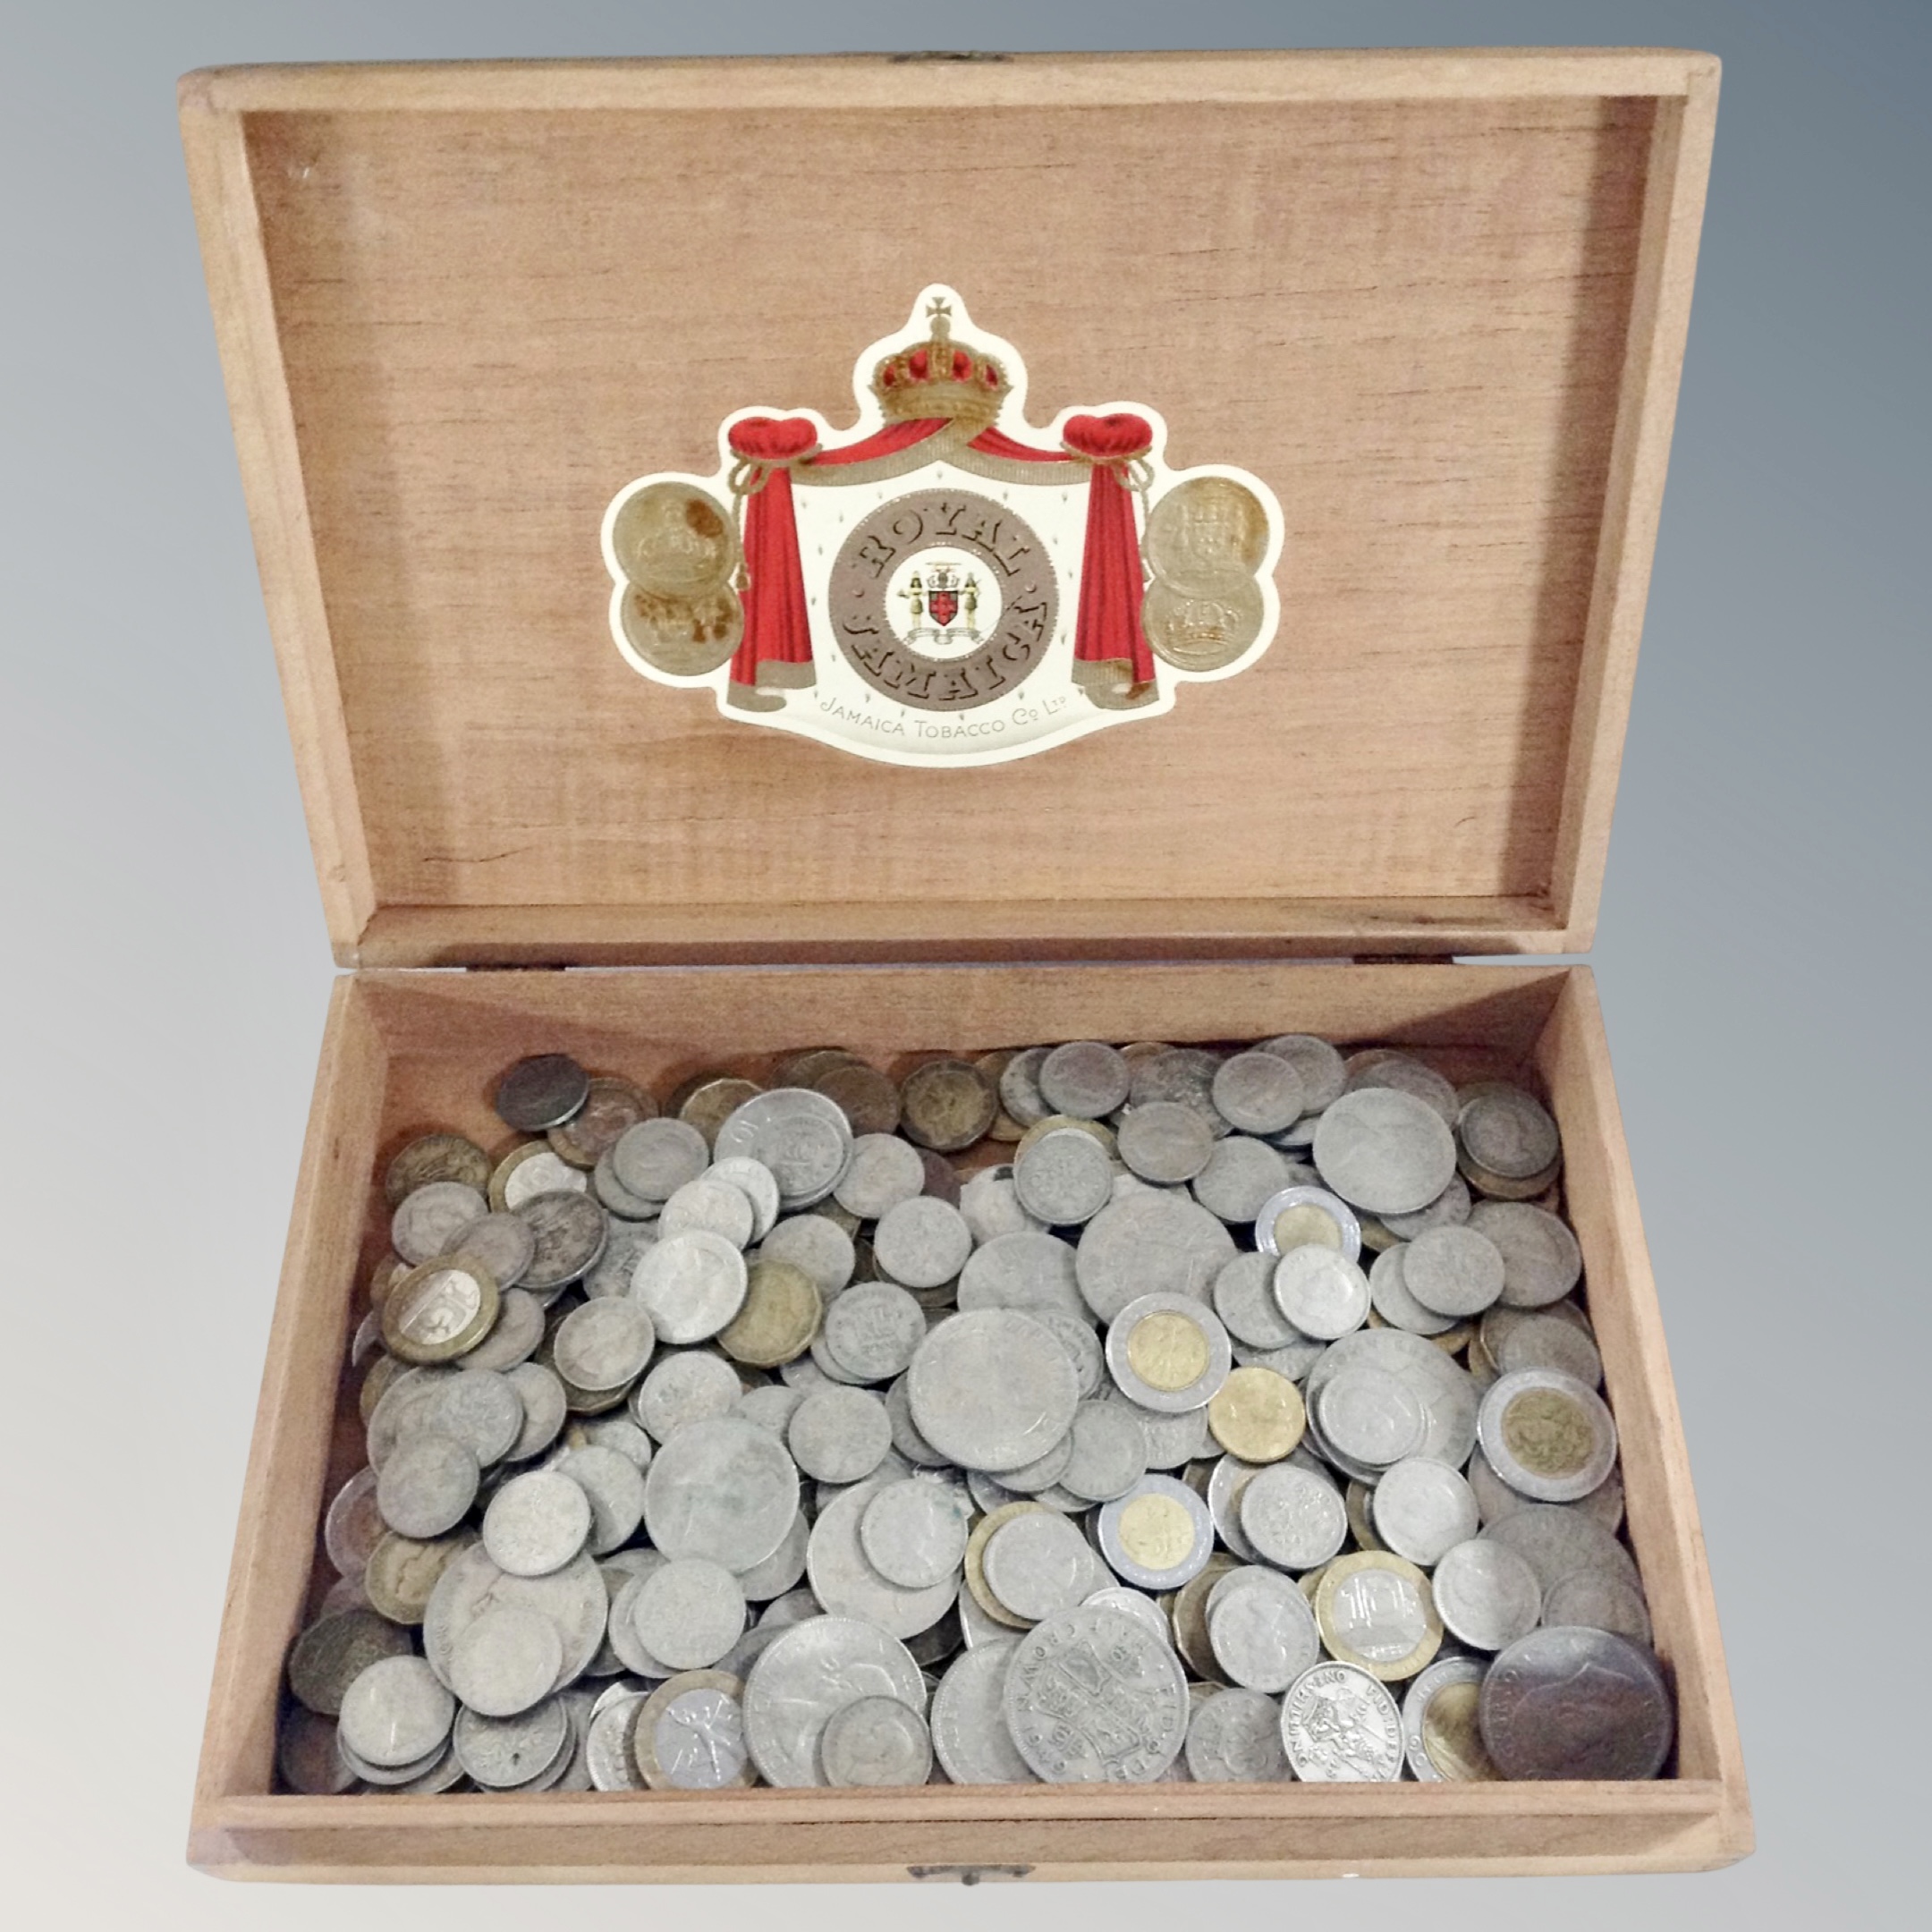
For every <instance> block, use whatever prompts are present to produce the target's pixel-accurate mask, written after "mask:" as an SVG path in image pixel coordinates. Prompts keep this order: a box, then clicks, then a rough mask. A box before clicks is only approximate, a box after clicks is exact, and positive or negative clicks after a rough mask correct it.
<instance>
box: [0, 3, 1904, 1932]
mask: <svg viewBox="0 0 1932 1932" xmlns="http://www.w3.org/2000/svg"><path fill="white" fill-rule="evenodd" d="M940 21H945V22H946V23H947V24H945V25H943V26H942V25H940V24H937V23H938V22H940ZM1459 43H1472V44H1482V43H1488V44H1510V43H1546V44H1592V43H1595V44H1607V43H1657V44H1665V45H1678V46H1689V47H1704V48H1708V49H1711V50H1713V51H1715V52H1716V53H1717V54H1719V55H1722V56H1723V58H1724V63H1725V74H1724V99H1723V106H1722V108H1721V111H1720V114H1719V122H1718V135H1717V153H1716V170H1715V174H1714V177H1713V181H1712V187H1711V196H1710V204H1709V212H1708V217H1707V225H1706V231H1705V242H1704V249H1703V256H1702V262H1701V266H1700V268H1699V287H1698V296H1697V303H1696V309H1695V314H1694V317H1693V320H1692V326H1691V348H1690V356H1689V361H1688V364H1687V367H1686V371H1685V382H1684V388H1683V397H1682V409H1681V412H1680V419H1679V428H1678V432H1677V438H1676V445H1675V453H1674V463H1673V468H1672V474H1671V481H1670V488H1669V495H1668V497H1667V500H1666V503H1665V515H1664V527H1663V535H1662V538H1661V542H1660V544H1659V547H1658V553H1657V574H1656V580H1655V583H1654V586H1653V589H1652V592H1651V599H1650V614H1649V623H1648V636H1647V638H1646V640H1645V644H1644V653H1643V665H1642V670H1641V673H1640V678H1639V682H1638V686H1637V696H1636V708H1635V712H1634V715H1633V716H1632V719H1631V732H1630V739H1629V747H1628V750H1627V753H1626V756H1625V760H1624V773H1623V792H1622V802H1621V806H1620V809H1619V812H1618V817H1617V826H1616V833H1615V838H1614V844H1613V847H1612V852H1611V858H1610V868H1609V876H1608V885H1607V889H1606V894H1605V899H1604V905H1603V918H1602V924H1601V935H1602V936H1601V939H1600V941H1599V943H1598V945H1597V948H1596V952H1595V955H1594V957H1595V962H1596V964H1597V968H1598V970H1599V973H1600V978H1601V986H1602V991H1603V995H1604V998H1605V1003H1606V1007H1607V1009H1608V1020H1609V1026H1610V1032H1611V1038H1612V1042H1613V1046H1614V1051H1615V1056H1616V1063H1617V1067H1618V1070H1619V1075H1620V1081H1621V1087H1622V1091H1623V1105H1624V1109H1625V1115H1626V1121H1627V1125H1628V1128H1629V1132H1630V1139H1631V1146H1632V1148H1633V1150H1634V1157H1635V1163H1636V1170H1637V1180H1638V1184H1639V1187H1640V1192H1641V1195H1642V1199H1643V1204H1644V1210H1645V1216H1646V1220H1647V1223H1648V1229H1649V1234H1650V1240H1651V1243H1652V1246H1653V1249H1654V1250H1655V1255H1656V1260H1657V1273H1658V1276H1659V1279H1660V1281H1661V1284H1662V1289H1663V1295H1664V1301H1665V1315H1666V1320H1667V1323H1668V1327H1669V1335H1670V1343H1671V1352H1672V1355H1673V1359H1674V1363H1675V1368H1676V1375H1677V1381H1678V1387H1679V1391H1680V1394H1681V1398H1682V1406H1683V1411H1684V1416H1685V1421H1686V1425H1687V1427H1688V1430H1689V1434H1690V1441H1691V1453H1692V1459H1693V1464H1694V1468H1695V1470H1696V1475H1697V1482H1698V1489H1699V1497H1700V1500H1701V1504H1702V1510H1703V1518H1704V1525H1705V1530H1706V1534H1707V1539H1708V1544H1709V1550H1710V1557H1711V1564H1712V1568H1713V1571H1714V1572H1715V1574H1716V1589H1717V1597H1718V1603H1719V1606H1720V1608H1721V1611H1722V1613H1723V1616H1724V1630H1725V1635H1726V1639H1727V1641H1728V1645H1729V1651H1730V1660H1731V1666H1732V1670H1733V1681H1734V1685H1735V1690H1736V1695H1737V1701H1738V1707H1739V1711H1740V1715H1741V1722H1742V1726H1743V1734H1744V1742H1745V1750H1746V1757H1747V1761H1748V1764H1749V1767H1750V1773H1751V1782H1752V1786H1753V1791H1754V1795H1755V1800H1756V1805H1757V1820H1758V1836H1759V1843H1760V1849H1759V1851H1758V1853H1757V1854H1756V1856H1755V1857H1754V1858H1753V1859H1751V1860H1749V1861H1748V1862H1747V1863H1745V1864H1744V1865H1742V1866H1741V1867H1739V1868H1734V1869H1733V1870H1732V1871H1730V1872H1728V1873H1725V1874H1723V1875H1720V1876H1716V1877H1683V1878H1674V1877H1673V1878H1638V1879H1605V1880H1565V1881H1516V1882H1482V1883H1462V1884H1436V1883H1429V1884H1423V1883H1411V1884H1407V1885H1393V1884H1391V1885H1353V1886H1351V1887H1350V1888H1349V1889H1348V1891H1347V1894H1346V1895H1345V1896H1344V1895H1343V1890H1342V1886H1341V1885H1339V1884H1334V1885H1320V1886H1309V1887H1304V1888H1301V1889H1298V1890H1296V1891H1294V1892H1292V1894H1291V1893H1288V1892H1286V1891H1284V1890H1283V1889H1281V1888H1279V1887H1265V1888H1264V1887H1253V1888H1242V1889H1238V1890H1228V1889H1219V1890H1216V1891H1214V1892H1212V1893H1210V1892H1208V1891H1207V1890H1205V1889H1203V1888H1200V1887H1159V1888H1157V1887H1136V1888H1131V1889H1128V1888H1118V1887H1116V1888H1098V1887H1094V1888H1081V1889H1076V1890H1065V1889H1056V1890H1055V1891H1053V1892H1050V1893H1049V1892H1047V1891H1045V1890H1044V1889H1027V1888H1021V1889H1018V1890H1015V1889H1012V1888H1001V1889H1000V1890H999V1891H997V1892H994V1891H991V1890H987V1889H982V1890H980V1891H979V1892H976V1893H966V1892H962V1891H960V1890H958V1889H956V1888H955V1889H949V1890H947V1891H945V1892H924V1891H921V1892H913V1891H910V1890H906V1889H880V1890H877V1891H862V1890H857V1889H821V1890H815V1891H799V1892H792V1893H788V1894H778V1893H774V1892H766V1893H762V1894H756V1895H754V1894H719V1893H716V1892H712V1893H694V1892H680V1893H658V1894H651V1895H649V1896H648V1897H639V1896H636V1895H614V1894H601V1895H593V1894H584V1893H576V1894H570V1895H568V1896H566V1895H563V1894H556V1893H545V1894H533V1893H529V1892H520V1891H511V1890H502V1891H496V1892H491V1893H484V1892H471V1893H467V1894H462V1895H461V1896H456V1895H453V1894H447V1893H444V1894H429V1893H422V1892H402V1891H382V1892H364V1893H361V1894H357V1895H354V1896H351V1895H348V1894H343V1893H340V1892H332V1891H323V1890H312V1891H302V1890H292V1889H287V1888H242V1887H233V1886H224V1885H218V1884H216V1882H214V1881H212V1880H209V1879H207V1878H203V1877H198V1876H196V1875H194V1874H191V1872H189V1871H188V1869H187V1868H185V1866H184V1865H183V1863H182V1843H183V1837H184V1834H185V1830H186V1824H187V1811H188V1801H189V1792H190V1786H191V1777H192V1772H193V1763H194V1757H195V1752H196V1749H197V1745H198V1741H199V1725H200V1719H201V1713H202V1708H203V1702H204V1699H205V1696H206V1692H207V1685H208V1671H209V1666H210V1662H211V1658H212V1655H213V1648H214V1640H215V1631H216V1621H217V1618H218V1615H219V1613H220V1607H221V1597H222V1588H223V1580H224V1577H225V1572H226V1566H227V1562H228V1548H229V1538H230V1535H231V1531H232V1528H233V1517H234V1511H235V1505H236V1502H237V1498H238V1496H239V1492H240V1487H241V1481H242V1465H243V1460H244V1456H245V1453H246V1448H247V1442H248V1433H249V1428H250V1419H251V1415H252V1411H253V1407H254V1402H255V1383H256V1377H257V1374H258V1369H259V1365H260V1361H261V1357H262V1350H263V1343H264V1340H265V1336H266V1332H267V1321H268V1313H269V1306H270V1301H271V1297H272V1292H273V1288H274V1283H275V1273H276V1268H277V1266H278V1263H279V1259H280V1253H281V1248H282V1241H283V1235H284V1224H285V1216H286V1213H287V1209H288V1204H289V1200H290V1196H291V1191H292V1183H293V1180H294V1175H295V1167H296V1160H297V1155H298V1151H299V1146H300V1138H301V1129H302V1123H303V1118H304V1113H305V1109H306V1107H307V1106H308V1099H309V1084H310V1080H311V1078H312V1075H313V1072H314V1066H315V1056H316V1048H317V1044H318V1038H319V1033H320V1029H321V1023H322V1016H323V1007H324V1002H325V998H326V992H327V986H328V980H329V978H330V975H331V971H332V969H331V967H330V964H329V961H328V953H327V948H326V944H325V941H324V936H323V930H322V922H321V919H320V915H319V911H318V903H317V898H316V891H315V885H314V880H313V876H312V874H311V872H310V869H309V852H308V847H307V843H306V841H305V837H304V834H303V827H302V822H301V809H300V805H299V802H298V800H297V796H296V788H295V783H294V777H293V772H292V766H291V761H290V756H289V749H288V741H287V735H286V733H285V730H284V723H283V717H282V709H281V704H280V699H279V696H278V693H277V691H276V687H275V672H274V667H273V663H272V659H271V656H270V651H269V647H268V640H267V633H266V627H265V624H264V620H263V615H262V610H261V606H260V601H259V597H258V589H257V584H256V579H255V572H254V567H253V563H252V559H251V555H250V547H249V539H248V534H247V530H246V527H245V524H244V520H243V515H242V501H241V495H240V489H239V487H238V483H237V479H236V472H235V464H234V458H233V447H232V445H231V443H230V439H229V431H228V426H227V419H226V413H225V408H224V404H223V399H222V392H221V387H220V381H219V376H218V372H217V369H216V358H215V351H214V344H213V341H212V337H211V332H210V329H209V325H208V315H207V309H206V304H205V301H204V298H203V292H202V286H201V271H200V267H199V259H198V257H197V251H196V247H195V240H194V234H193V231H192V227H191V219H190V214H189V208H188V199H187V193H186V189H185V186H184V183H183V179H182V165H181V158H180V152H179V148H178V144H177V140H176V135H175V126H174V79H175V76H176V75H177V74H178V73H179V72H182V70H184V69H187V68H190V67H192V66H196V65H199V64H207V63H213V62H224V61H244V60H302V59H322V58H328V59H339V58H352V59H355V58H361V59H368V58H407V57H428V56H437V55H444V56H453V55H603V54H642V53H707V52H720V53H722V52H734V51H773V52H778V51H793V50H812V49H834V48H854V47H871V48H881V49H885V48H900V47H928V46H932V45H935V44H952V45H964V46H979V47H1013V48H1047V47H1176V46H1193V47H1252V46H1294V45H1303V46H1349V45H1374V44H1388V45H1418V44H1452V45H1453V44H1459ZM1928 44H1932V9H1928V6H1927V5H1926V4H1923V0H1920V4H1893V5H1880V4H1853V0H1835V4H1830V5H1818V4H1802V0H1775V4H1771V0H1767V4H1757V5H1750V4H1723V0H1702V4H1668V0H1628V4H1619V0H1550V4H1540V5H1539V4H1526V0H1525V4H1510V0H1443V4H1433V5H1432V4H1394V0H1386V4H1380V0H1365V4H1358V5H1345V4H1326V5H1323V4H1282V5H1266V4H1250V5H1240V4H1221V0H1188V4H1174V0H1166V4H1142V0H1130V4H1115V5H1112V6H1108V7H1105V8H1102V7H1098V6H1091V7H1076V6H1071V5H1062V4H1055V0H1026V4H1012V0H978V4H975V0H954V4H952V5H950V6H948V7H946V8H944V9H935V8H934V7H932V6H931V5H929V4H927V5H919V4H898V5H879V4H842V5H823V6H813V5H809V4H799V5H793V6H784V5H759V6H738V5H733V4H729V0H718V4H712V5H709V6H704V7H693V6H679V7H677V8H674V9H672V8H665V9H662V10H660V9H658V8H656V7H653V6H648V5H635V4H633V5H621V4H594V0H545V4H523V5H517V4H508V0H474V4H459V0H386V4H383V0H307V4H295V0H272V4H269V0H264V4H253V5H250V4H240V0H233V4H221V0H176V4H137V0H127V4H106V0H69V4H53V0H46V4H32V5H28V4H21V0H5V4H4V5H0V79H4V85H5V95H4V98H5V101H6V106H5V111H4V114H0V143H4V176H0V180H4V186H0V411H4V429H0V487H4V511H0V612H4V617H0V665H4V684H0V801H4V802H0V843H4V854H5V856H4V861H0V917H4V922H5V923H4V942H5V943H4V948H0V976H4V977H0V989H4V999H0V1014H4V1021H0V1026H4V1033H0V1041H4V1045H0V1136H4V1141H0V1146H4V1154H0V1266H4V1271H5V1279H4V1285H0V1440H4V1453H0V1483H4V1489H5V1504H4V1518H0V1620H4V1623H0V1781H4V1782H0V1913H4V1914H5V1915H6V1916H7V1918H8V1919H10V1921H11V1922H12V1923H13V1925H15V1926H20V1927H23V1928H31V1932H38V1928H43V1927H80V1928H93V1927H96V1926H106V1925H108V1924H116V1925H139V1926H141V1927H144V1928H145V1927H156V1928H174V1927H189V1926H193V1927H204V1926H205V1927H209V1928H227V1927H277V1928H281V1927H288V1928H300V1927H319V1926H328V1925H336V1924H341V1923H344V1922H350V1920H351V1915H353V1920H352V1922H353V1923H355V1924H356V1925H357V1926H358V1927H359V1928H361V1932H381V1928H387V1927H404V1926H406V1927H409V1928H416V1932H420V1928H424V1927H432V1926H455V1925H462V1927H464V1928H474V1932H487V1928H497V1927H504V1928H509V1927H515V1928H529V1927H530V1926H532V1925H534V1924H538V1923H541V1922H545V1921H547V1920H550V1919H553V1917H554V1916H561V1915H563V1914H569V1915H570V1916H571V1917H572V1918H573V1919H579V1920H583V1919H588V1918H589V1917H590V1916H592V1915H594V1916H595V1917H596V1919H598V1920H599V1921H601V1922H604V1923H610V1922H613V1919H612V1915H614V1914H615V1915H619V1916H620V1919H641V1920H643V1921H644V1922H648V1923H650V1924H652V1925H654V1926H657V1927H661V1928H682V1927H685V1926H696V1925H699V1924H711V1925H716V1924H719V1923H724V1922H735V1920H736V1919H737V1916H738V1914H740V1913H741V1912H743V1913H746V1914H750V1913H752V1912H756V1913H757V1914H758V1918H759V1919H760V1920H761V1921H762V1922H767V1923H782V1924H784V1925H786V1926H788V1927H795V1928H801V1932H809V1928H821V1927H832V1926H837V1927H839V1928H843V1932H869V1928H875V1927H885V1926H903V1925H906V1924H915V1925H918V1926H919V1927H921V1928H925V1927H933V1928H948V1932H950V1928H985V1927H993V1926H997V1927H998V1928H1000V1932H1033V1928H1045V1927H1049V1926H1053V1927H1065V1926H1068V1925H1074V1926H1078V1927H1080V1928H1085V1927H1088V1926H1099V1925H1102V1924H1106V1925H1108V1926H1110V1927H1117V1928H1121V1932H1145V1928H1155V1927H1162V1926H1168V1925H1172V1924H1174V1923H1176V1922H1182V1923H1191V1922H1195V1920H1196V1919H1197V1916H1198V1915H1199V1913H1201V1912H1203V1911H1218V1912H1231V1913H1234V1914H1238V1915H1240V1918H1241V1920H1242V1921H1245V1922H1253V1923H1267V1924H1280V1923H1284V1922H1289V1921H1290V1920H1291V1919H1292V1918H1293V1917H1295V1916H1297V1915H1309V1914H1312V1915H1314V1916H1315V1917H1316V1918H1317V1919H1321V1920H1322V1921H1324V1922H1327V1923H1334V1924H1337V1925H1346V1926H1347V1927H1348V1928H1349V1932H1374V1928H1381V1927H1402V1928H1415V1927H1417V1926H1427V1927H1430V1928H1445V1932H1447V1928H1462V1927H1465V1926H1469V1927H1474V1926H1483V1927H1488V1928H1495V1927H1513V1926H1519V1925H1521V1926H1529V1925H1532V1924H1533V1925H1537V1926H1547V1925H1551V1924H1556V1925H1563V1926H1568V1927H1575V1928H1598V1927H1610V1926H1619V1927H1622V1926H1625V1925H1627V1924H1630V1923H1631V1922H1633V1921H1634V1922H1637V1923H1640V1924H1641V1925H1643V1926H1644V1927H1645V1928H1647V1932H1664V1928H1667V1927H1680V1926H1683V1927H1689V1926H1699V1925H1702V1924H1705V1923H1707V1922H1716V1923H1732V1924H1741V1923H1744V1922H1747V1920H1748V1921H1749V1922H1750V1923H1752V1924H1754V1925H1756V1926H1759V1927H1777V1928H1782V1927H1785V1926H1794V1927H1795V1926H1808V1927H1809V1926H1819V1927H1829V1926H1834V1925H1839V1924H1844V1925H1850V1924H1854V1923H1856V1924H1859V1925H1862V1926H1885V1927H1889V1926H1903V1925H1908V1924H1923V1923H1925V1922H1926V1921H1925V1919H1924V1917H1923V1916H1922V1914H1923V1912H1924V1910H1925V1902H1924V1887H1923V1886H1921V1885H1919V1884H1917V1883H1915V1882H1914V1877H1913V1875H1914V1873H1915V1871H1916V1869H1917V1868H1918V1867H1919V1862H1920V1860H1921V1858H1922V1857H1923V1855H1924V1853H1925V1851H1926V1845H1925V1837H1924V1833H1925V1826H1924V1811H1925V1801H1926V1797H1927V1780H1926V1775H1925V1770H1924V1764H1925V1745H1924V1739H1925V1736H1926V1719H1927V1715H1928V1711H1927V1703H1928V1700H1927V1697H1926V1669H1927V1656H1928V1649H1927V1632H1928V1623H1932V1619H1928V1605H1932V1597H1928V1589H1927V1584H1928V1578H1927V1563H1926V1555H1925V1553H1926V1546H1927V1538H1928V1530H1932V1521H1928V1510H1927V1507H1926V1496H1927V1483H1926V1473H1927V1457H1926V1440H1927V1423H1928V1406H1932V1405H1928V1399H1927V1396H1926V1394H1925V1393H1924V1392H1925V1388H1926V1381H1925V1368H1926V1362H1927V1352H1928V1339H1932V1336H1928V1317H1927V1312H1926V1310H1927V1301H1928V1292H1932V1282H1928V1272H1932V1271H1928V1260H1927V1257H1928V1197H1932V1186H1928V1144H1927V1134H1926V1110H1927V1098H1926V1097H1927V1093H1928V1076H1932V1067H1928V1053H1927V1029H1926V1025H1925V1018H1924V1013H1925V999H1926V982H1927V961H1928V930H1927V927H1928V919H1927V897H1926V892H1925V849H1926V843H1927V835H1928V830H1932V826H1928V808H1927V790H1926V767H1927V762H1928V758H1927V753H1926V741H1927V727H1928V657H1927V637H1926V623H1925V614H1924V604H1923V597H1924V585H1923V579H1922V573H1921V572H1919V570H1917V569H1914V568H1913V567H1911V563H1910V559H1911V557H1912V556H1914V555H1919V556H1921V557H1922V556H1923V555H1925V554H1926V553H1927V548H1928V546H1927V538H1926V531H1927V527H1928V514H1927V512H1928V504H1927V485H1926V471H1927V466H1926V446H1927V442H1928V420H1927V418H1928V397H1932V386H1928V380H1927V373H1926V369H1925V366H1924V358H1925V352H1926V345H1927V340H1928V330H1927V324H1926V318H1927V315H1928V309H1932V285H1928V283H1932V278H1928V264H1927V258H1926V234H1927V221H1926V206H1925V204H1926V198H1927V189H1928V180H1932V170H1928V114H1927V97H1928V88H1927V83H1928V78H1932V74H1928V68H1932V63H1928V58H1927V55H1928Z"/></svg>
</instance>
